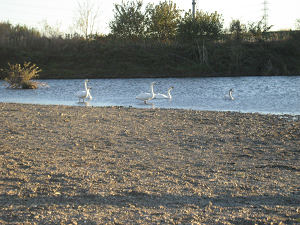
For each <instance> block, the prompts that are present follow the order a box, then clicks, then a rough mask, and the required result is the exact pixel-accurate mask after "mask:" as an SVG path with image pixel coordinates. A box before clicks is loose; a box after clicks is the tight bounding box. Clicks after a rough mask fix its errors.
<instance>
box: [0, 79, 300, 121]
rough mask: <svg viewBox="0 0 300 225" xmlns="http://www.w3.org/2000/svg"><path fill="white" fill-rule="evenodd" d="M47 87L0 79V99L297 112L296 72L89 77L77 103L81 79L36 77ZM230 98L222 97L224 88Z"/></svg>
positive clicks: (36, 102)
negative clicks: (86, 95)
mask: <svg viewBox="0 0 300 225" xmlns="http://www.w3.org/2000/svg"><path fill="white" fill-rule="evenodd" d="M40 81H41V82H46V83H47V84H48V86H49V87H46V88H39V89H37V90H11V89H7V88H6V87H5V86H4V85H3V84H4V83H5V82H4V81H0V91H1V94H0V102H7V103H8V102H13V103H30V104H47V105H51V104H54V105H69V106H86V105H88V106H94V107H97V106H124V107H129V106H131V107H135V108H176V109H191V110H212V111H238V112H251V113H255V112H258V113H263V114H292V115H300V104H299V103H300V100H299V99H300V98H299V97H300V90H299V84H300V76H280V77H222V78H220V77H213V78H165V79H164V78H159V79H157V78H153V79H90V82H89V83H88V86H90V87H91V88H92V89H91V95H92V99H91V100H86V102H85V103H79V102H78V98H76V97H75V96H74V93H75V92H76V91H79V90H84V79H80V80H79V79H76V80H40ZM151 82H155V83H156V84H155V85H154V92H155V93H161V94H167V90H168V88H169V87H174V88H173V90H172V91H171V95H172V99H170V100H167V99H152V100H150V101H148V102H147V104H144V102H143V101H140V100H137V99H135V96H137V95H138V94H139V93H141V92H150V84H151ZM231 88H232V89H233V90H234V92H233V93H232V96H233V97H234V100H224V99H223V96H224V95H228V92H229V90H230V89H231Z"/></svg>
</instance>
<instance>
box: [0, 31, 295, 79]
mask: <svg viewBox="0 0 300 225" xmlns="http://www.w3.org/2000/svg"><path fill="white" fill-rule="evenodd" d="M24 61H26V62H32V63H35V64H36V65H37V66H38V67H39V68H41V69H42V72H41V73H40V78H42V79H73V78H146V77H203V76H248V75H254V76H273V75H299V74H300V38H299V34H297V35H294V36H292V37H290V38H288V39H286V40H281V41H268V42H267V41H261V42H258V41H256V42H236V41H232V40H228V41H222V42H211V43H210V42H204V43H203V42H191V43H184V44H182V43H171V44H170V43H169V44H161V43H154V42H148V43H147V42H143V43H132V42H131V43H128V42H116V41H103V40H101V41H100V40H96V41H90V42H86V41H84V40H77V41H74V40H64V39H62V40H61V42H51V41H49V42H47V44H43V45H41V47H36V48H32V47H30V48H29V47H26V46H25V47H24V46H21V47H20V46H14V47H1V48H0V68H6V67H7V62H10V63H11V64H14V63H23V62H24ZM3 76H4V74H0V78H1V79H3V78H4V77H3Z"/></svg>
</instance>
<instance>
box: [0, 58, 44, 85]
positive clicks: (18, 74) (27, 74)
mask: <svg viewBox="0 0 300 225" xmlns="http://www.w3.org/2000/svg"><path fill="white" fill-rule="evenodd" d="M8 66H9V69H4V70H3V69H1V70H2V71H4V73H5V74H6V77H5V79H4V81H6V82H7V83H8V84H9V86H8V88H22V89H37V88H38V85H39V82H37V81H33V80H32V79H33V78H36V77H38V76H39V75H38V73H39V72H40V71H41V70H40V69H39V68H38V67H37V66H36V65H35V64H33V65H30V62H28V63H27V62H24V66H21V65H20V64H16V65H11V64H10V63H8Z"/></svg>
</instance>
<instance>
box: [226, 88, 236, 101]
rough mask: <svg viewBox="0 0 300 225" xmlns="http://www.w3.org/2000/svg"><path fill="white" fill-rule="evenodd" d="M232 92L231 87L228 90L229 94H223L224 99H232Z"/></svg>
mask: <svg viewBox="0 0 300 225" xmlns="http://www.w3.org/2000/svg"><path fill="white" fill-rule="evenodd" d="M232 92H234V91H233V90H232V89H230V90H229V95H225V96H223V99H224V100H233V99H234V98H233V97H232V95H231V93H232Z"/></svg>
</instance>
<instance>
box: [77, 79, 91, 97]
mask: <svg viewBox="0 0 300 225" xmlns="http://www.w3.org/2000/svg"><path fill="white" fill-rule="evenodd" d="M87 82H89V80H85V81H84V88H85V91H77V92H76V93H75V96H76V97H77V98H79V102H80V99H83V102H84V99H85V98H87V97H89V98H90V99H91V98H92V96H91V94H90V89H92V88H91V87H89V88H87Z"/></svg>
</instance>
